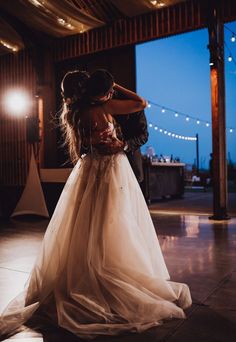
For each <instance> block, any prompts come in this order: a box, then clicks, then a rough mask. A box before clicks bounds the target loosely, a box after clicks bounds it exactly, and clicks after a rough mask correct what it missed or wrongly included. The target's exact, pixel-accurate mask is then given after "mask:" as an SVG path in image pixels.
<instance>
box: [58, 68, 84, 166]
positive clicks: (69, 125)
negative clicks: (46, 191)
mask: <svg viewBox="0 0 236 342" xmlns="http://www.w3.org/2000/svg"><path fill="white" fill-rule="evenodd" d="M88 79H89V74H88V73H87V72H86V71H79V70H74V71H69V72H68V73H67V74H66V75H65V76H64V77H63V80H62V82H61V95H62V97H63V109H62V112H61V115H60V126H61V129H62V132H63V134H64V145H67V148H68V152H69V155H70V159H71V161H72V163H74V164H75V163H76V161H77V160H78V159H79V158H80V145H81V139H80V132H79V127H78V125H79V105H80V100H81V99H82V97H83V95H84V93H85V91H86V83H87V82H88Z"/></svg>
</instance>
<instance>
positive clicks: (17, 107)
mask: <svg viewBox="0 0 236 342" xmlns="http://www.w3.org/2000/svg"><path fill="white" fill-rule="evenodd" d="M3 102H4V107H5V109H6V111H7V112H8V113H9V114H14V115H25V116H27V115H28V110H29V108H30V106H31V104H32V101H31V100H30V97H29V95H28V93H26V92H25V91H23V90H9V91H8V92H7V93H6V94H5V95H4V99H3Z"/></svg>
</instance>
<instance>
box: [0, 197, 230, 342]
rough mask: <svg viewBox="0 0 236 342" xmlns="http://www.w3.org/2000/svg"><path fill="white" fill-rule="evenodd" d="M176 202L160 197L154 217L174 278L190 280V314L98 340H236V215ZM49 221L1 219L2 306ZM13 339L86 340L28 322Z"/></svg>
mask: <svg viewBox="0 0 236 342" xmlns="http://www.w3.org/2000/svg"><path fill="white" fill-rule="evenodd" d="M186 200H187V201H188V199H187V198H186ZM180 201H181V200H180ZM174 202H175V201H174ZM174 202H169V206H168V207H169V210H168V212H167V211H164V209H163V207H162V205H163V204H160V205H158V203H156V204H155V205H154V206H155V210H152V212H153V214H152V217H153V222H154V224H155V227H156V231H157V234H158V237H159V240H160V244H161V247H162V250H163V253H164V256H165V260H166V263H167V266H168V269H169V272H170V274H171V278H172V280H174V281H179V282H185V283H187V284H188V285H189V286H190V289H191V293H192V297H193V305H192V307H191V308H190V309H188V310H187V312H186V313H187V319H186V320H172V321H169V322H166V323H165V324H163V325H162V326H159V327H155V328H152V329H150V330H148V331H147V332H145V333H142V334H129V335H123V336H117V337H113V338H110V337H101V338H99V339H97V341H104V342H105V341H107V342H121V341H122V342H134V341H135V342H136V341H137V342H146V341H150V342H157V341H170V342H183V341H188V342H199V341H200V342H213V341H222V342H231V341H236V263H235V260H236V217H233V218H231V220H229V221H222V222H219V221H218V222H217V221H209V220H208V218H207V216H205V215H197V214H196V213H194V208H190V205H189V204H188V206H187V204H185V205H184V207H185V212H186V211H187V210H186V208H187V207H188V208H189V213H191V214H188V213H187V214H183V213H181V210H180V211H179V212H178V211H177V210H174V209H173V210H171V208H172V206H173V208H175V207H176V204H175V203H174ZM188 202H189V201H188ZM171 203H172V204H171ZM178 203H179V205H180V203H182V204H181V205H183V204H184V202H178ZM199 206H202V201H200V202H199ZM151 207H152V206H151ZM158 207H159V210H160V211H159V212H158ZM203 208H204V206H203ZM152 209H153V208H152ZM192 211H193V213H192ZM163 212H164V213H163ZM175 212H176V213H175ZM170 213H172V214H171V215H170ZM173 213H174V214H173ZM202 214H204V212H202ZM47 223H48V222H47V220H40V219H37V220H35V219H34V220H30V219H29V218H27V220H26V219H24V218H22V219H21V220H19V219H18V220H12V221H10V222H1V229H0V310H2V309H3V308H4V307H5V306H6V304H7V303H8V302H9V300H10V299H11V298H13V297H14V296H15V295H16V294H18V293H19V292H20V291H21V290H22V289H23V286H24V283H25V281H26V279H27V278H28V273H29V271H30V269H31V267H32V265H33V263H34V259H35V257H36V255H37V251H38V249H39V246H40V242H41V239H42V236H43V233H44V231H45V229H46V226H47ZM13 340H15V341H16V342H26V341H27V342H31V341H32V342H42V341H44V342H79V341H82V340H81V339H79V338H77V337H75V336H73V335H72V334H70V333H68V332H66V331H64V330H61V329H58V330H56V329H53V328H47V329H45V331H43V332H42V333H39V332H37V331H34V330H32V329H29V328H26V327H22V329H21V331H20V332H19V333H18V334H16V335H14V336H12V337H10V338H8V339H5V340H4V339H3V340H2V341H13Z"/></svg>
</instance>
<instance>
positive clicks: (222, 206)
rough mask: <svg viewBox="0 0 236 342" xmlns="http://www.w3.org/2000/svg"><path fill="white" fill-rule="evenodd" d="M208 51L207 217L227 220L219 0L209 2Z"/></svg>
mask: <svg viewBox="0 0 236 342" xmlns="http://www.w3.org/2000/svg"><path fill="white" fill-rule="evenodd" d="M208 31H209V50H210V68H211V69H210V77H211V110H212V150H213V215H212V216H211V217H210V219H214V220H225V219H229V217H228V214H227V204H228V203H227V202H228V193H227V160H226V130H225V75H224V24H223V20H222V18H221V12H220V2H219V1H217V0H210V1H209V17H208Z"/></svg>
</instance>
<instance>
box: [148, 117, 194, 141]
mask: <svg viewBox="0 0 236 342" xmlns="http://www.w3.org/2000/svg"><path fill="white" fill-rule="evenodd" d="M149 127H150V128H154V130H155V131H158V132H159V133H164V134H165V135H166V136H168V137H171V138H176V139H181V140H186V141H196V140H197V138H196V137H192V136H185V135H180V134H176V133H174V132H171V131H168V130H167V129H164V128H159V127H157V126H153V124H152V123H151V122H150V123H149Z"/></svg>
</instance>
